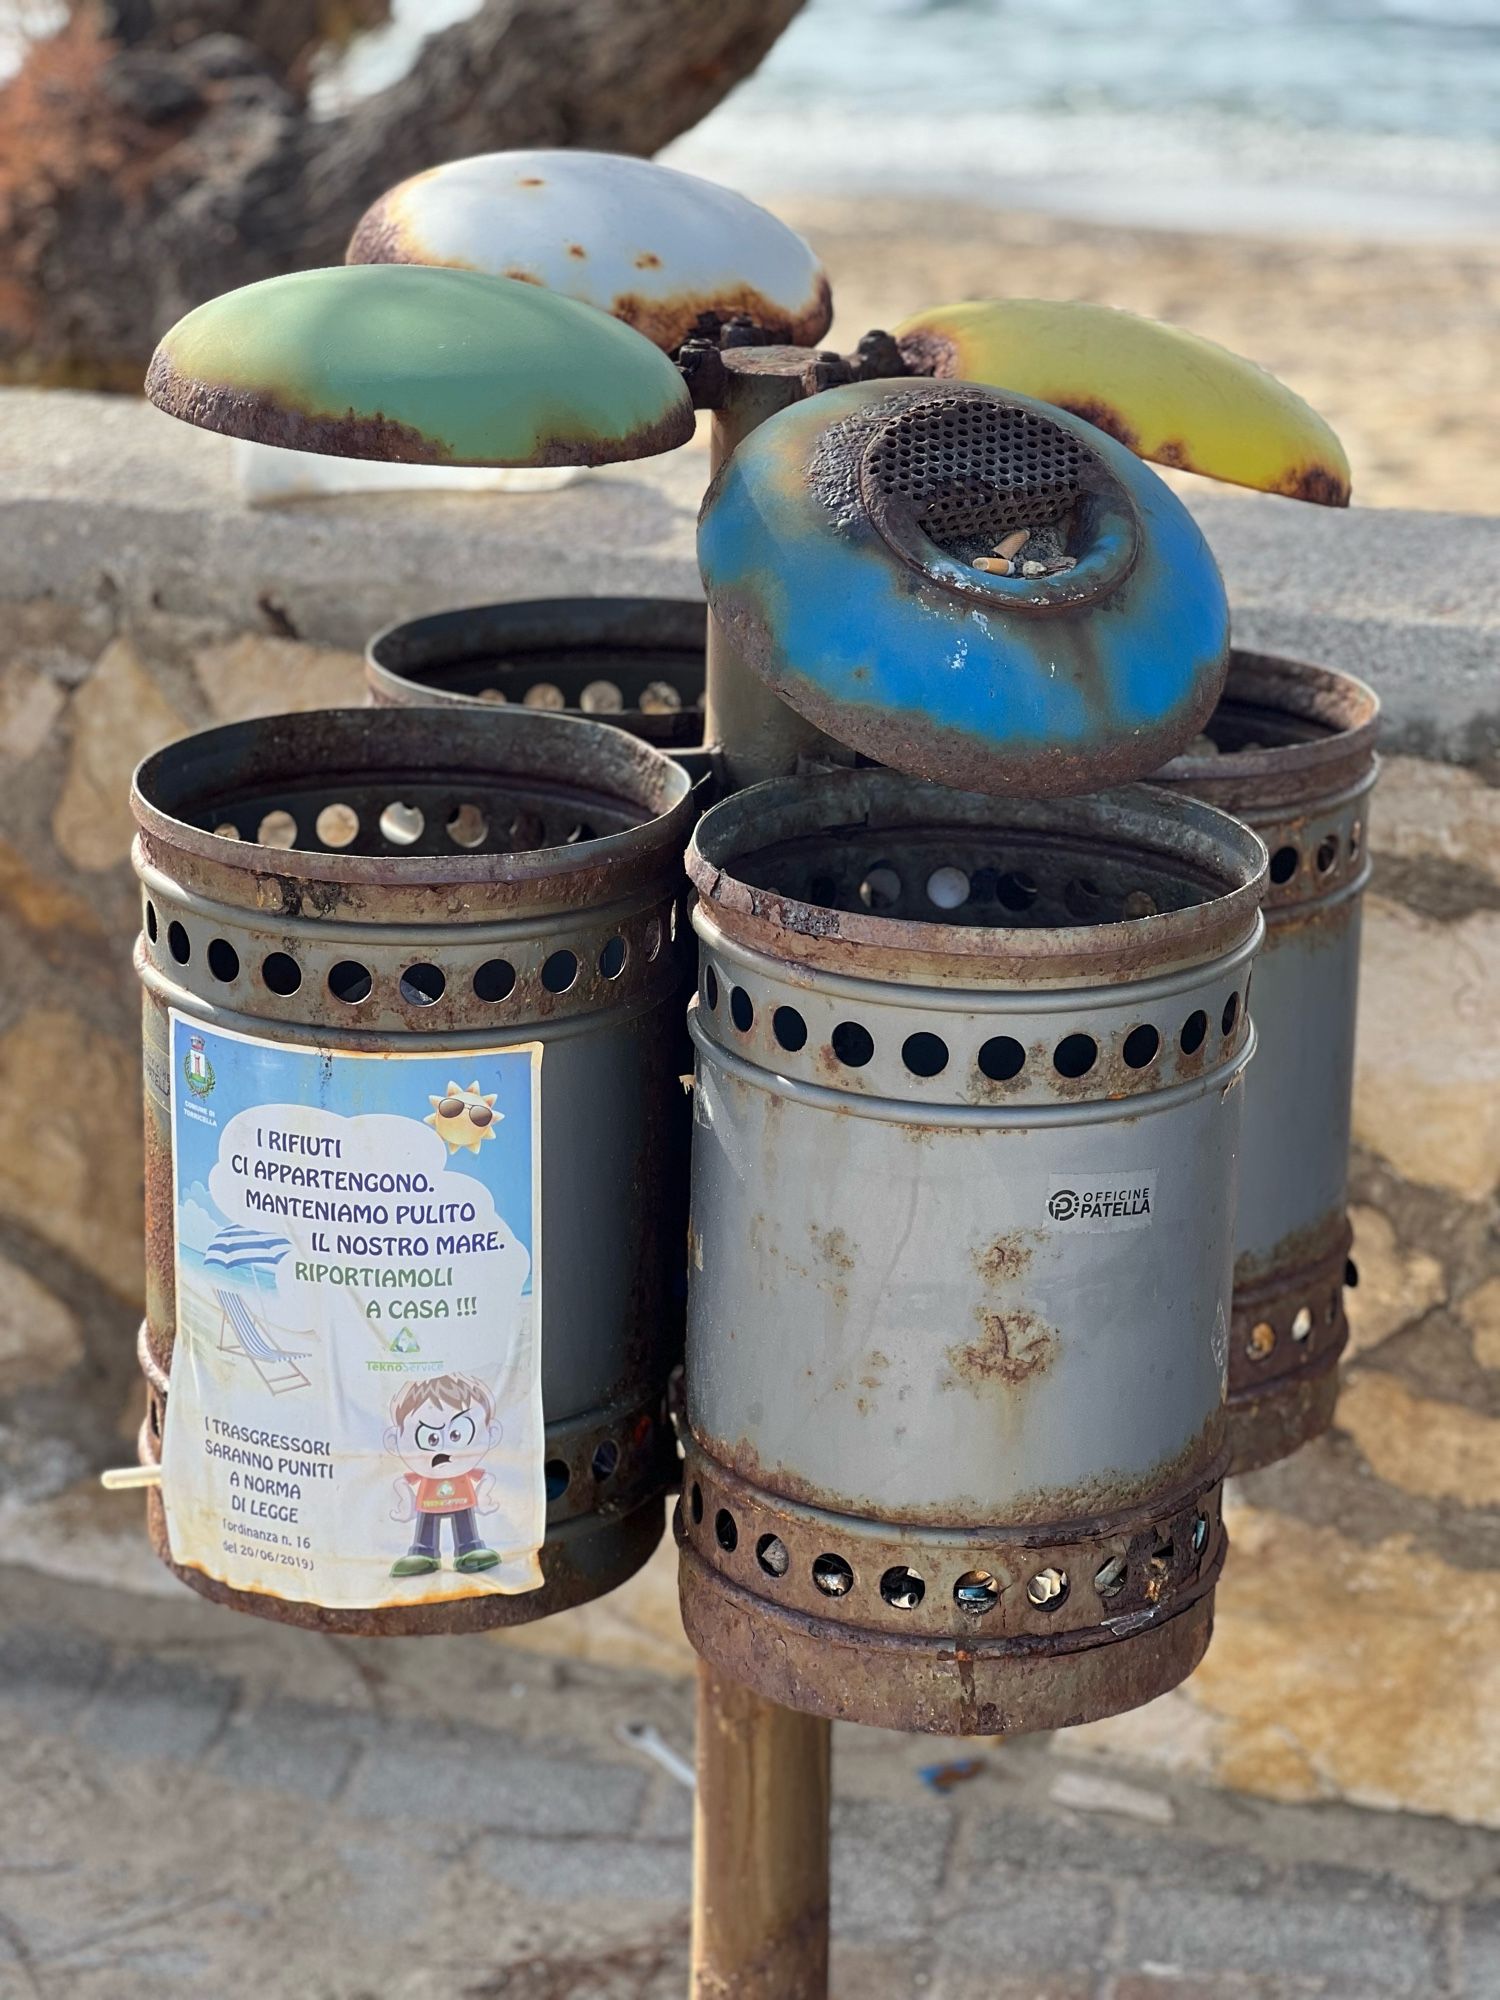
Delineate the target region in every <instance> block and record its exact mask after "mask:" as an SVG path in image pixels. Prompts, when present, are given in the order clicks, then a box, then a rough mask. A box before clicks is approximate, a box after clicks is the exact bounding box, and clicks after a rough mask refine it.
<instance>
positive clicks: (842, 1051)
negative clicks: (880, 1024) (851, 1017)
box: [829, 1021, 875, 1069]
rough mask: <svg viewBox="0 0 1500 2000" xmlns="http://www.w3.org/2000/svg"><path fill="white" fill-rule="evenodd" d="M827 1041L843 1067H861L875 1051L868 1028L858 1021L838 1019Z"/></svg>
mask: <svg viewBox="0 0 1500 2000" xmlns="http://www.w3.org/2000/svg"><path fill="white" fill-rule="evenodd" d="M829 1041H830V1043H831V1045H832V1048H833V1053H834V1054H835V1055H836V1056H837V1057H838V1059H839V1061H840V1062H841V1063H842V1064H843V1065H844V1067H845V1069H863V1068H864V1066H865V1064H866V1063H867V1062H868V1061H869V1060H870V1058H871V1057H872V1056H873V1055H874V1053H875V1043H874V1041H873V1039H872V1037H871V1035H870V1031H869V1029H868V1028H862V1027H861V1026H860V1025H859V1023H858V1021H840V1022H839V1024H838V1026H837V1027H836V1028H835V1029H834V1031H833V1033H832V1035H831V1036H830V1037H829Z"/></svg>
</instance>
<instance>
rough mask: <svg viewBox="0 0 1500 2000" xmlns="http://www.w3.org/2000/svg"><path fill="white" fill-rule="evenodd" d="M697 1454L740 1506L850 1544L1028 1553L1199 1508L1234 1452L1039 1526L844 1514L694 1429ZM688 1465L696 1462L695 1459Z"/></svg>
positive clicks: (1116, 1532) (1132, 1530)
mask: <svg viewBox="0 0 1500 2000" xmlns="http://www.w3.org/2000/svg"><path fill="white" fill-rule="evenodd" d="M689 1428H690V1429H691V1425H690V1426H689ZM691 1456H693V1457H697V1458H700V1459H702V1460H703V1461H704V1462H705V1463H706V1464H707V1465H709V1466H711V1467H712V1468H713V1470H712V1473H711V1475H710V1477H711V1478H712V1480H713V1483H714V1485H715V1486H716V1487H723V1488H724V1489H725V1491H726V1492H728V1493H730V1494H731V1495H734V1496H737V1497H738V1504H739V1505H741V1506H742V1507H745V1508H747V1509H748V1508H750V1507H752V1506H755V1505H773V1506H774V1507H775V1509H776V1511H777V1512H778V1513H782V1514H785V1515H787V1516H788V1517H790V1518H791V1519H794V1520H796V1521H797V1522H799V1523H801V1524H804V1525H805V1526H807V1527H810V1528H822V1527H825V1526H826V1528H827V1530H828V1532H829V1534H830V1535H831V1536H835V1537H838V1538H841V1539H843V1540H845V1541H849V1542H858V1541H859V1540H860V1539H861V1537H862V1536H864V1535H865V1534H867V1533H872V1532H873V1531H875V1530H878V1533H876V1534H875V1535H874V1539H876V1540H879V1541H889V1540H891V1539H892V1538H897V1539H900V1538H905V1539H908V1540H911V1541H913V1542H921V1544H922V1545H923V1547H924V1548H928V1547H930V1548H937V1549H945V1548H947V1549H952V1550H954V1551H955V1552H959V1553H961V1552H962V1551H963V1550H965V1549H966V1548H968V1547H969V1546H970V1544H971V1543H973V1542H976V1541H984V1542H988V1543H992V1544H995V1545H999V1544H1005V1545H1008V1546H1011V1547H1014V1548H1015V1549H1016V1550H1018V1551H1020V1552H1023V1553H1024V1552H1025V1551H1027V1550H1030V1549H1052V1548H1057V1547H1060V1546H1062V1545H1063V1544H1065V1543H1068V1542H1086V1541H1094V1540H1098V1539H1100V1538H1103V1537H1106V1536H1118V1535H1126V1536H1128V1535H1131V1534H1135V1533H1137V1532H1139V1531H1140V1530H1142V1529H1145V1528H1151V1527H1154V1526H1155V1525H1156V1524H1157V1522H1158V1521H1159V1520H1160V1519H1161V1518H1162V1517H1163V1516H1164V1515H1168V1514H1175V1513H1181V1512H1182V1511H1184V1510H1185V1509H1186V1508H1188V1507H1193V1506H1196V1505H1197V1503H1198V1502H1199V1501H1200V1500H1201V1499H1202V1498H1203V1496H1204V1494H1206V1493H1211V1492H1213V1490H1214V1488H1215V1487H1217V1486H1219V1485H1221V1484H1222V1482H1223V1479H1224V1474H1225V1471H1226V1470H1227V1467H1228V1460H1229V1455H1228V1452H1227V1451H1226V1450H1224V1449H1223V1448H1222V1447H1221V1448H1220V1449H1219V1450H1218V1451H1217V1452H1215V1454H1214V1456H1213V1457H1212V1458H1211V1459H1210V1460H1209V1463H1208V1464H1207V1466H1206V1467H1205V1468H1204V1470H1203V1471H1202V1472H1200V1473H1199V1474H1198V1476H1197V1477H1196V1478H1195V1479H1190V1480H1188V1482H1187V1483H1186V1484H1185V1485H1183V1486H1178V1487H1174V1488H1173V1489H1172V1490H1171V1491H1170V1492H1169V1493H1168V1494H1166V1496H1165V1497H1156V1498H1153V1499H1152V1500H1151V1501H1150V1502H1146V1501H1138V1502H1137V1503H1136V1504H1135V1505H1134V1506H1132V1507H1117V1508H1115V1509H1113V1510H1112V1511H1108V1512H1105V1513H1100V1514H1080V1515H1077V1516H1075V1517H1074V1518H1072V1519H1071V1520H1063V1521H1043V1522H1040V1523H1037V1524H1035V1525H1027V1524H1024V1523H1021V1524H1018V1523H1014V1522H999V1523H996V1522H985V1521H980V1522H974V1521H968V1522H964V1523H963V1524H962V1525H961V1526H955V1527H951V1528H947V1527H942V1528H939V1527H933V1526H932V1525H931V1524H930V1523H926V1522H909V1521H899V1520H892V1519H890V1518H889V1517H888V1516H886V1515H884V1514H870V1513H864V1514H858V1515H850V1514H841V1513H838V1512H837V1511H836V1510H835V1509H833V1508H830V1507H818V1506H814V1505H813V1504H812V1503H810V1502H809V1501H806V1500H795V1499H792V1498H790V1497H789V1496H788V1495H787V1494H784V1493H779V1492H777V1490H776V1489H775V1487H773V1486H768V1485H761V1484H757V1482H756V1481H754V1480H752V1479H747V1478H746V1477H745V1475H744V1474H743V1473H742V1472H736V1471H735V1469H734V1467H733V1466H731V1465H727V1464H726V1463H725V1462H724V1460H723V1459H722V1458H720V1457H719V1456H718V1455H717V1454H716V1453H715V1452H713V1451H711V1450H709V1448H708V1446H707V1445H705V1444H704V1443H703V1441H702V1439H701V1438H700V1437H699V1435H698V1433H697V1432H696V1431H693V1432H692V1450H691ZM686 1463H690V1459H689V1460H688V1461H685V1464H686Z"/></svg>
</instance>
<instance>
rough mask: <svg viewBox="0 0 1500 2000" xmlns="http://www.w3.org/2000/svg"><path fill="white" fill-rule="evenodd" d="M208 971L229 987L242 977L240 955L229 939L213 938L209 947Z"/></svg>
mask: <svg viewBox="0 0 1500 2000" xmlns="http://www.w3.org/2000/svg"><path fill="white" fill-rule="evenodd" d="M208 969H209V971H210V972H211V973H212V974H213V976H214V978H215V979H221V980H222V981H223V982H224V984H225V985H226V986H227V985H228V984H229V982H230V980H231V979H238V978H239V976H240V955H239V953H238V952H237V951H236V950H235V948H234V946H233V945H232V944H231V943H230V942H229V940H228V938H212V939H210V941H209V946H208Z"/></svg>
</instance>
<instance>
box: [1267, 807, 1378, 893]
mask: <svg viewBox="0 0 1500 2000" xmlns="http://www.w3.org/2000/svg"><path fill="white" fill-rule="evenodd" d="M1265 842H1266V845H1267V847H1268V848H1270V850H1271V862H1270V870H1269V873H1270V878H1271V887H1272V889H1273V891H1274V890H1276V889H1286V888H1288V887H1289V886H1290V885H1291V884H1293V883H1297V884H1298V885H1299V886H1300V887H1302V888H1304V889H1305V890H1306V891H1307V892H1308V893H1309V894H1311V895H1320V894H1321V893H1322V892H1323V891H1324V890H1325V889H1328V888H1331V887H1333V886H1334V885H1335V884H1336V883H1337V882H1339V881H1340V880H1341V879H1342V878H1343V876H1344V875H1345V874H1346V873H1350V872H1353V871H1354V870H1356V869H1357V868H1358V867H1359V865H1360V863H1361V860H1362V858H1363V854H1364V823H1363V821H1362V820H1359V819H1354V820H1351V821H1350V822H1349V824H1348V826H1347V827H1345V828H1343V829H1340V828H1338V827H1326V828H1323V829H1307V828H1282V829H1279V830H1278V829H1274V828H1272V829H1268V830H1267V831H1266V834H1265Z"/></svg>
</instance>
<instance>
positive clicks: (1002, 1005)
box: [692, 903, 1263, 1015]
mask: <svg viewBox="0 0 1500 2000" xmlns="http://www.w3.org/2000/svg"><path fill="white" fill-rule="evenodd" d="M692 923H693V929H694V930H695V931H696V932H697V933H698V935H699V937H700V938H701V939H702V940H703V942H704V944H705V946H707V947H708V948H709V949H710V950H711V951H714V952H716V953H717V954H719V955H720V956H722V957H724V958H726V959H730V960H732V961H733V962H734V963H735V964H737V965H742V966H743V967H744V968H745V970H746V971H747V972H753V973H756V974H758V975H759V976H760V977H761V978H764V979H766V980H781V981H785V983H786V984H787V985H788V986H793V987H796V988H798V989H799V990H803V991H807V992H817V993H823V994H827V995H828V996H829V997H830V998H832V999H836V1000H848V1001H849V1002H850V1003H851V1004H852V1005H855V1006H862V1007H864V1008H866V1009H870V1008H875V1007H892V1008H895V1009H896V1010H897V1011H898V1012H906V1011H908V1010H910V1009H913V1008H926V1009H929V1010H931V1011H932V1012H933V1013H941V1014H1030V1013H1036V1012H1038V1011H1043V1012H1046V1013H1047V1014H1049V1015H1051V1014H1053V1013H1056V1012H1057V1011H1058V1010H1060V1009H1066V1008H1077V1009H1079V1010H1084V1009H1094V1008H1100V1007H1112V1006H1119V1007H1122V1008H1126V1009H1127V1010H1131V1009H1135V1008H1137V1007H1149V1006H1154V1005H1155V1004H1156V1003H1157V1002H1158V1001H1163V1000H1176V999H1179V998H1180V997H1181V996H1182V995H1184V994H1189V993H1193V992H1195V991H1196V990H1197V989H1198V988H1199V987H1201V986H1202V984H1203V976H1204V966H1203V964H1202V963H1201V962H1200V963H1198V964H1195V965H1186V966H1183V967H1182V968H1181V969H1180V970H1178V971H1175V972H1166V973H1158V974H1155V975H1153V976H1150V977H1148V978H1145V979H1129V980H1110V981H1108V982H1103V983H1101V982H1099V981H1095V982H1093V983H1092V984H1090V985H1087V986H1052V985H1049V986H1047V987H1045V988H1035V987H1025V986H968V987H965V986H959V985H956V984H955V985H952V986H918V985H910V986H909V985H906V984H905V983H903V984H902V985H901V987H900V988H899V989H898V990H897V991H895V992H893V991H892V988H891V982H890V981H889V980H885V979H861V978H860V977H859V976H858V975H857V974H856V973H850V972H821V971H813V970H812V969H811V968H809V967H807V966H804V965H799V964H796V963H790V962H788V961H787V960H786V959H782V958H776V957H774V956H772V955H770V954H768V953H767V952H764V951H762V950H760V949H758V948H757V947H756V946H754V945H749V944H746V943H745V942H744V941H743V939H741V938H738V937H736V936H734V935H732V934H731V933H730V932H727V931H725V930H722V929H721V928H720V927H719V925H718V924H717V923H716V922H715V921H714V917H713V916H712V915H710V913H709V911H708V910H707V909H706V908H705V907H704V905H703V904H702V903H694V905H693V909H692ZM1262 942H1263V938H1262V931H1261V926H1260V925H1259V924H1256V925H1255V926H1254V928H1253V929H1252V930H1251V931H1250V933H1249V935H1248V936H1247V937H1246V938H1245V939H1244V941H1243V942H1242V943H1241V944H1239V945H1237V946H1235V948H1234V949H1233V950H1232V951H1230V952H1227V953H1226V954H1225V955H1224V956H1223V957H1222V958H1216V959H1214V960H1213V962H1212V969H1213V973H1214V976H1215V978H1216V979H1217V978H1228V977H1230V976H1231V975H1233V974H1237V973H1238V972H1239V971H1240V970H1241V968H1242V967H1244V966H1245V965H1248V964H1251V963H1253V961H1254V960H1255V959H1256V958H1257V957H1258V956H1259V954H1260V950H1261V945H1262ZM982 970H983V968H982V967H979V966H975V967H974V968H972V971H971V976H972V977H978V976H979V974H980V973H981V971H982Z"/></svg>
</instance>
